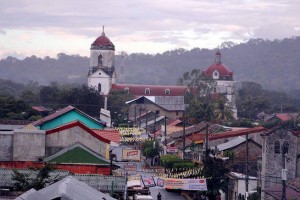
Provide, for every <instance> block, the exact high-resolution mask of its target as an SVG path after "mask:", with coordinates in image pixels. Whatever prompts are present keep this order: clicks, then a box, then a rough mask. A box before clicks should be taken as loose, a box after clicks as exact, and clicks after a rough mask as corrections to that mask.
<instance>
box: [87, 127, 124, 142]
mask: <svg viewBox="0 0 300 200" xmlns="http://www.w3.org/2000/svg"><path fill="white" fill-rule="evenodd" d="M93 131H94V132H95V133H96V134H97V135H99V136H101V137H103V138H106V139H107V140H109V141H112V142H115V143H117V144H119V143H120V133H119V131H118V130H98V129H93Z"/></svg>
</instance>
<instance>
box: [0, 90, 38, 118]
mask: <svg viewBox="0 0 300 200" xmlns="http://www.w3.org/2000/svg"><path fill="white" fill-rule="evenodd" d="M36 114H37V113H35V112H34V111H32V109H31V108H30V107H29V106H28V105H27V104H26V103H25V102H24V101H22V100H17V99H16V98H15V97H14V96H11V95H9V94H0V118H2V119H14V120H26V119H29V118H30V117H32V116H34V115H36Z"/></svg>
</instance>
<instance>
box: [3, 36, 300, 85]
mask: <svg viewBox="0 0 300 200" xmlns="http://www.w3.org/2000/svg"><path fill="white" fill-rule="evenodd" d="M220 50H221V53H222V63H223V64H225V65H226V66H227V67H228V68H229V69H231V70H232V71H233V72H234V76H235V80H236V81H238V82H241V81H254V82H257V83H260V84H261V85H262V86H263V87H264V88H266V89H273V90H293V89H299V88H300V78H298V76H299V74H300V66H299V63H300V37H296V38H289V39H283V40H274V41H269V40H262V39H252V40H249V41H248V42H246V43H242V44H238V45H234V44H233V43H231V42H225V43H223V44H222V45H221V46H220ZM87 51H89V48H88V47H87ZM215 51H216V50H209V49H200V48H194V49H192V50H184V49H177V50H173V51H167V52H164V53H162V54H156V55H149V54H142V53H136V54H130V55H129V56H128V57H127V58H126V60H125V70H124V71H125V82H126V83H140V84H176V81H177V79H178V78H179V77H180V76H182V74H183V73H184V72H186V71H191V70H192V69H194V68H200V69H205V68H207V67H208V66H210V65H211V64H213V62H214V59H215V55H214V54H215ZM120 65H121V57H120V56H117V57H116V68H117V73H118V72H119V71H120ZM88 67H89V58H88V57H81V56H79V55H66V54H63V53H60V54H58V55H57V58H50V57H45V58H37V57H36V56H31V57H27V58H25V59H23V60H18V59H16V58H13V57H8V58H6V59H2V60H1V61H0V79H10V80H12V81H15V82H22V83H26V82H27V81H29V80H33V81H38V82H39V83H40V84H42V85H45V84H48V83H49V82H53V81H57V82H60V83H62V82H64V83H68V82H69V83H78V84H82V83H87V72H88ZM117 76H118V77H120V76H119V75H118V74H117Z"/></svg>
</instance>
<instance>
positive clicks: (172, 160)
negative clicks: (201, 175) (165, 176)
mask: <svg viewBox="0 0 300 200" xmlns="http://www.w3.org/2000/svg"><path fill="white" fill-rule="evenodd" d="M160 161H161V164H162V165H163V166H165V167H166V168H169V169H180V168H181V169H182V168H192V167H194V166H195V164H194V163H193V162H191V161H186V160H183V159H181V158H180V157H178V156H176V155H163V156H161V157H160Z"/></svg>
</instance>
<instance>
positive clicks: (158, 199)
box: [157, 192, 161, 200]
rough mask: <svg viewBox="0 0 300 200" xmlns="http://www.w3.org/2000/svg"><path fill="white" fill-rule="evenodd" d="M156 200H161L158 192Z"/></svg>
mask: <svg viewBox="0 0 300 200" xmlns="http://www.w3.org/2000/svg"><path fill="white" fill-rule="evenodd" d="M157 200H161V194H160V192H158V194H157Z"/></svg>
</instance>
